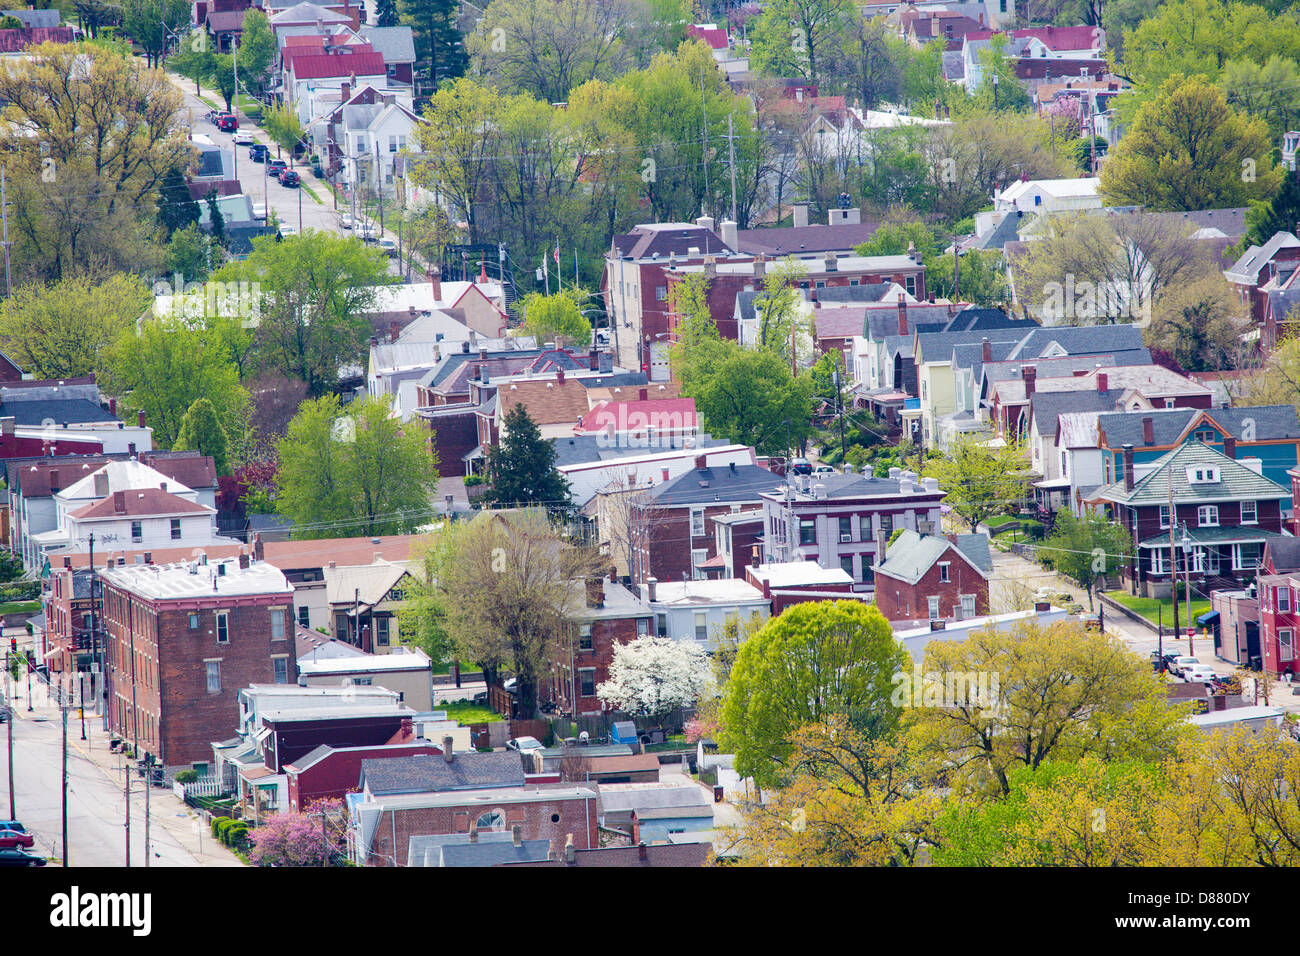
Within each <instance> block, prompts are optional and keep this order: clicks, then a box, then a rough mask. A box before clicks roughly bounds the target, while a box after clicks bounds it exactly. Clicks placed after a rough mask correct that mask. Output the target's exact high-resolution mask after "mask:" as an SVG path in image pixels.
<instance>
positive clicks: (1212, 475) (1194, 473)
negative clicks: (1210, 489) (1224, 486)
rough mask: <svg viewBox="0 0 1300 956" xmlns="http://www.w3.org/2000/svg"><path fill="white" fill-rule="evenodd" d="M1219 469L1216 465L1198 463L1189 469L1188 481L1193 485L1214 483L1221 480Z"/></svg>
mask: <svg viewBox="0 0 1300 956" xmlns="http://www.w3.org/2000/svg"><path fill="white" fill-rule="evenodd" d="M1220 477H1221V475H1220V473H1219V469H1218V467H1217V466H1215V465H1197V466H1196V467H1194V468H1188V469H1187V481H1188V483H1189V484H1193V485H1213V484H1218V482H1219V480H1220Z"/></svg>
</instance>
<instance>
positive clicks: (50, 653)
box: [41, 647, 63, 661]
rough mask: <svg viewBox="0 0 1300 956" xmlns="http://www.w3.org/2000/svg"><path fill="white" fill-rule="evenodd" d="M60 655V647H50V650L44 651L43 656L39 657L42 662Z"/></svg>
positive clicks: (61, 651) (61, 649) (61, 650)
mask: <svg viewBox="0 0 1300 956" xmlns="http://www.w3.org/2000/svg"><path fill="white" fill-rule="evenodd" d="M62 653H63V648H61V647H52V648H50V649H49V650H48V651H46V652H45V653H44V654H42V655H41V660H43V661H48V660H49V659H50V658H51V657H54V656H56V655H58V654H62Z"/></svg>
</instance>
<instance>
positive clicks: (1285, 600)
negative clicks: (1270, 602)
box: [1276, 584, 1291, 614]
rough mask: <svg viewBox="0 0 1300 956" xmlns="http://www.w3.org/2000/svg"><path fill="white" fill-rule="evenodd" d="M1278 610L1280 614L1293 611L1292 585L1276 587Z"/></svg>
mask: <svg viewBox="0 0 1300 956" xmlns="http://www.w3.org/2000/svg"><path fill="white" fill-rule="evenodd" d="M1276 597H1277V610H1278V613H1279V614H1282V613H1287V614H1289V613H1290V612H1291V586H1290V585H1289V584H1288V585H1287V586H1286V587H1281V588H1277V589H1276Z"/></svg>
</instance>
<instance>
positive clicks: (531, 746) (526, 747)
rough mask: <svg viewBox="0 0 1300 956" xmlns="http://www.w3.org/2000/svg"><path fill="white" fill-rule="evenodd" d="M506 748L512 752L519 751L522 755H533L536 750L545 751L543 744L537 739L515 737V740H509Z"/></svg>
mask: <svg viewBox="0 0 1300 956" xmlns="http://www.w3.org/2000/svg"><path fill="white" fill-rule="evenodd" d="M506 746H507V747H508V748H510V749H511V750H518V751H519V752H520V753H523V754H526V753H531V752H532V751H534V750H544V749H545V748H544V747H543V746H542V742H541V741H540V740H538V739H537V738H536V737H515V738H514V739H513V740H507V741H506Z"/></svg>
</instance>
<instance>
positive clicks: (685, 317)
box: [668, 272, 720, 363]
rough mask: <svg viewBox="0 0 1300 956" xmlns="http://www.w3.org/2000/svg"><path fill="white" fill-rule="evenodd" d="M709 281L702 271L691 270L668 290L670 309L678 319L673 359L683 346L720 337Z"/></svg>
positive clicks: (686, 347)
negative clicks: (711, 302)
mask: <svg viewBox="0 0 1300 956" xmlns="http://www.w3.org/2000/svg"><path fill="white" fill-rule="evenodd" d="M710 284H711V280H710V279H709V277H708V276H706V275H705V274H704V273H703V272H688V273H687V274H686V275H685V276H683V277H682V279H681V281H680V282H677V283H676V284H674V285H673V287H672V288H671V289H670V290H669V293H668V309H669V311H670V312H671V313H672V315H673V317H674V318H675V319H676V323H677V332H676V335H675V336H674V339H673V348H672V351H671V352H670V354H669V361H670V363H671V362H672V361H673V356H674V355H677V356H678V358H680V355H679V354H678V353H680V351H681V350H682V349H691V348H694V347H695V346H697V345H699V344H700V343H701V342H709V341H716V340H717V339H719V338H720V336H719V334H718V326H717V325H716V323H714V321H713V313H712V311H710V309H709V286H710Z"/></svg>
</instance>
